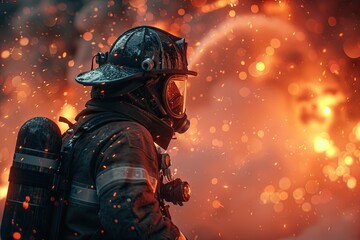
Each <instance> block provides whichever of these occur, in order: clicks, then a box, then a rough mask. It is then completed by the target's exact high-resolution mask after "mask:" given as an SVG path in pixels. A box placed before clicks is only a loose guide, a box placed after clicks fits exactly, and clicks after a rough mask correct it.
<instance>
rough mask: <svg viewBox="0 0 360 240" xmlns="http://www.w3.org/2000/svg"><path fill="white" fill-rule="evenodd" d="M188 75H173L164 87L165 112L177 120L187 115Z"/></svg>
mask: <svg viewBox="0 0 360 240" xmlns="http://www.w3.org/2000/svg"><path fill="white" fill-rule="evenodd" d="M186 83H187V75H173V76H171V77H169V78H168V79H167V80H166V82H165V85H164V92H163V102H164V108H165V111H166V112H167V113H168V115H169V116H171V117H173V118H175V119H182V118H183V117H184V115H185V109H186V107H185V104H186Z"/></svg>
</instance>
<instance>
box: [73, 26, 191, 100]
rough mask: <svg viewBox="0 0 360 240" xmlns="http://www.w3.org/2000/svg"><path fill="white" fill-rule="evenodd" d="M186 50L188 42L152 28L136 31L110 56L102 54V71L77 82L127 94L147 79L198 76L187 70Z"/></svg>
mask: <svg viewBox="0 0 360 240" xmlns="http://www.w3.org/2000/svg"><path fill="white" fill-rule="evenodd" d="M186 49H187V43H186V42H185V39H184V38H179V37H176V36H174V35H172V34H170V33H168V32H166V31H164V30H161V29H158V28H155V27H151V26H140V27H135V28H132V29H129V30H128V31H126V32H124V33H123V34H122V35H120V37H119V38H118V39H117V40H116V41H115V42H114V44H113V45H112V46H111V48H110V51H109V52H107V53H98V54H97V55H96V62H97V63H98V64H99V67H98V68H96V69H92V70H90V71H87V72H84V73H80V74H79V75H77V76H76V81H77V82H78V83H80V84H83V85H85V86H93V87H95V89H97V88H98V87H100V88H102V87H105V86H106V88H108V87H111V88H112V87H114V86H116V88H117V90H118V91H120V92H122V93H126V92H129V91H131V90H132V89H134V88H136V87H138V86H140V85H141V79H145V78H146V77H147V76H151V75H156V74H181V75H196V72H194V71H190V70H188V68H187V65H188V63H187V59H186ZM135 79H136V80H135ZM131 80H132V81H131Z"/></svg>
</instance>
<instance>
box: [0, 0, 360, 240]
mask: <svg viewBox="0 0 360 240" xmlns="http://www.w3.org/2000/svg"><path fill="white" fill-rule="evenodd" d="M181 2H182V1H181ZM305 2H306V1H305ZM305 2H304V1H301V2H291V1H263V2H262V3H261V4H260V3H258V2H257V1H238V0H213V1H211V0H192V1H184V3H182V4H180V3H175V2H171V4H170V3H169V1H167V0H159V1H150V0H147V1H146V0H127V1H122V3H121V4H119V3H117V2H116V1H107V2H104V3H95V2H91V3H88V4H87V5H85V6H83V7H82V8H79V9H73V8H74V6H72V5H71V4H70V2H69V3H59V4H57V5H51V4H49V3H46V4H45V3H43V4H40V5H39V6H27V5H25V4H24V5H22V4H21V3H16V4H18V5H17V10H18V11H16V12H7V11H5V12H2V13H1V14H3V17H4V19H5V18H7V17H10V16H12V17H11V27H12V28H13V29H12V30H10V29H5V26H3V28H4V31H5V30H7V31H8V32H9V36H8V37H4V39H6V41H3V42H2V44H1V47H0V57H1V68H2V69H1V79H0V80H1V81H0V83H1V87H2V92H1V105H0V131H1V137H2V142H3V145H2V146H1V148H0V162H1V164H2V165H1V168H2V169H3V172H2V175H1V188H0V198H1V199H4V198H5V197H6V192H7V178H8V169H9V167H10V165H11V160H12V154H13V150H14V149H13V147H14V146H15V139H16V134H17V132H18V129H19V127H20V126H21V125H22V124H23V123H24V122H25V121H26V120H27V119H29V118H31V117H34V116H46V117H49V118H51V119H53V120H54V121H57V119H58V117H59V116H64V117H66V118H68V119H69V120H71V121H74V118H75V116H76V114H77V113H78V112H79V111H80V110H81V109H82V108H83V106H84V104H85V102H86V100H87V99H88V98H89V88H83V87H81V86H78V85H76V84H75V82H74V80H73V79H74V76H75V75H76V74H78V73H79V72H81V71H85V70H87V69H89V68H90V66H91V58H92V57H93V55H94V54H96V53H97V52H98V51H103V52H105V51H107V50H109V47H110V45H111V44H112V42H113V41H114V40H115V39H116V38H117V36H118V35H119V34H120V33H121V32H123V31H124V30H126V29H127V28H129V27H131V26H136V25H141V24H149V25H153V26H157V27H160V28H163V29H165V30H167V31H170V32H172V33H173V34H176V35H179V36H184V37H186V39H187V41H188V42H189V47H188V53H189V57H190V58H189V69H192V70H196V71H198V73H199V76H198V77H196V78H190V79H189V82H188V87H189V89H188V93H189V95H188V99H187V102H188V105H187V112H188V116H189V118H190V120H191V126H190V129H189V131H188V132H187V133H186V134H184V135H178V136H177V140H175V141H173V143H172V145H171V146H170V148H169V150H168V151H169V153H170V154H171V155H172V157H173V163H174V165H175V167H176V169H177V175H178V176H179V177H181V178H183V179H186V180H188V181H189V182H190V184H191V186H192V199H191V200H190V202H189V203H188V204H185V206H184V207H182V208H178V207H171V211H172V212H174V221H175V222H176V223H177V224H178V225H179V227H180V228H181V229H182V231H183V232H185V233H187V234H188V237H189V238H190V239H283V240H284V239H285V240H287V239H330V238H331V237H332V238H334V236H335V237H338V238H341V239H344V240H350V239H359V238H360V231H359V230H358V227H357V226H358V223H359V219H360V216H359V210H360V208H359V206H358V202H359V201H360V196H359V194H358V193H357V192H358V188H359V186H358V181H359V178H360V167H359V157H360V150H359V147H360V114H358V113H357V112H358V109H359V104H358V102H360V98H359V96H358V94H359V91H358V89H357V88H358V87H359V83H358V79H359V75H358V74H359V72H358V70H357V69H358V68H359V57H360V47H359V46H360V44H359V42H360V36H359V34H358V33H359V29H358V28H359V26H358V23H357V24H356V19H354V18H352V17H351V16H352V15H351V14H350V13H354V12H353V11H355V10H354V9H358V7H359V3H357V2H356V1H353V3H351V2H352V1H350V3H349V5H346V4H341V1H333V2H331V3H330V2H328V1H326V2H324V1H316V4H310V3H309V4H307V3H305ZM5 4H7V3H5ZM345 5H346V6H345ZM340 6H341V7H340ZM35 9H39V10H38V11H40V12H41V13H42V14H43V15H41V16H43V17H41V16H40V15H37V14H34V15H33V14H32V11H35ZM9 11H10V9H9ZM74 11H77V14H76V16H75V15H74V14H72V12H74ZM38 21H39V22H41V24H37V22H38ZM357 22H358V21H357ZM325 39H328V40H325ZM59 126H60V128H61V130H62V131H65V130H66V128H67V126H66V125H64V124H62V123H59ZM28 203H31V199H29V201H26V204H25V205H26V206H28V205H27V204H28ZM339 228H341V229H339ZM318 236H322V238H318Z"/></svg>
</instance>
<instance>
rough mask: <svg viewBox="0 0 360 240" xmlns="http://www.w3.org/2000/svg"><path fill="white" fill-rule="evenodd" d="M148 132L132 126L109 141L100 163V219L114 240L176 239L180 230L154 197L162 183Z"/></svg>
mask: <svg viewBox="0 0 360 240" xmlns="http://www.w3.org/2000/svg"><path fill="white" fill-rule="evenodd" d="M158 174H159V171H158V163H157V158H156V152H155V147H154V144H153V140H152V137H151V135H150V134H149V132H148V131H147V130H146V129H145V128H143V127H142V126H140V125H137V124H133V123H132V124H129V125H128V126H127V127H126V128H124V129H123V131H121V132H119V133H118V134H115V135H113V136H112V137H111V139H110V140H109V144H108V145H107V147H106V149H105V150H104V151H103V152H102V153H101V156H100V158H99V159H98V161H97V171H96V187H97V191H98V195H99V199H100V210H99V218H100V222H101V224H102V226H103V227H104V231H105V232H106V235H107V236H110V237H111V239H120V238H121V239H159V240H161V239H171V240H173V239H177V238H178V237H179V235H180V232H179V230H178V228H177V227H176V226H175V225H174V224H173V223H172V222H171V220H170V219H169V218H166V217H164V216H163V215H162V213H161V211H160V208H159V202H158V200H157V199H156V197H155V191H156V186H157V184H158V181H159V176H158Z"/></svg>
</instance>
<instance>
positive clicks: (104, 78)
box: [75, 63, 144, 86]
mask: <svg viewBox="0 0 360 240" xmlns="http://www.w3.org/2000/svg"><path fill="white" fill-rule="evenodd" d="M143 75H144V72H139V69H136V68H129V67H125V66H116V65H113V64H110V63H106V64H103V65H101V66H100V67H99V68H96V69H93V70H90V71H87V72H83V73H80V74H78V75H77V76H76V77H75V80H76V82H78V83H80V84H82V85H84V86H101V85H105V84H106V85H107V86H108V85H113V84H117V83H123V82H124V81H126V80H130V79H133V78H139V77H142V76H143Z"/></svg>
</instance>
